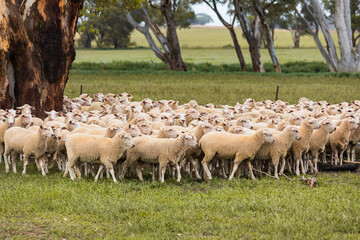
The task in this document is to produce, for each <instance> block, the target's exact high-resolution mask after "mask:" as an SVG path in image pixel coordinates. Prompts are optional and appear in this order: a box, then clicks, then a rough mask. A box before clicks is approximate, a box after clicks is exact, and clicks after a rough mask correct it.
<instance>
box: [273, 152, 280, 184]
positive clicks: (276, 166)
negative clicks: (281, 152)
mask: <svg viewBox="0 0 360 240" xmlns="http://www.w3.org/2000/svg"><path fill="white" fill-rule="evenodd" d="M279 159H280V157H272V164H273V165H274V177H275V178H276V179H277V180H279V175H278V166H279Z"/></svg>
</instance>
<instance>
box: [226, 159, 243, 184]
mask: <svg viewBox="0 0 360 240" xmlns="http://www.w3.org/2000/svg"><path fill="white" fill-rule="evenodd" d="M240 163H241V161H234V165H233V169H232V172H231V174H230V177H229V180H232V179H233V177H234V175H235V173H236V170H237V169H238V167H239V165H240Z"/></svg>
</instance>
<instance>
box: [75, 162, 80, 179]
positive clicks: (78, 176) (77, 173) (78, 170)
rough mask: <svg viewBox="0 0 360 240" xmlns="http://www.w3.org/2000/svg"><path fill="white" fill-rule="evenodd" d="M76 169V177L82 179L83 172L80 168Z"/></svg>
mask: <svg viewBox="0 0 360 240" xmlns="http://www.w3.org/2000/svg"><path fill="white" fill-rule="evenodd" d="M74 168H75V172H76V176H77V178H78V179H81V172H80V166H76V165H75V166H74Z"/></svg>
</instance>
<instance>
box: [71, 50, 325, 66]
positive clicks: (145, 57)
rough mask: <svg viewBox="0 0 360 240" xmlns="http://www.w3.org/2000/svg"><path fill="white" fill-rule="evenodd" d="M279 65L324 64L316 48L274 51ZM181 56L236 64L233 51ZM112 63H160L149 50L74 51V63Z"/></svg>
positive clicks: (266, 58) (245, 52)
mask: <svg viewBox="0 0 360 240" xmlns="http://www.w3.org/2000/svg"><path fill="white" fill-rule="evenodd" d="M276 54H277V56H278V59H279V61H280V63H286V62H293V61H307V62H310V61H319V62H325V61H324V58H323V57H322V56H321V54H320V52H319V50H318V49H316V48H309V49H308V48H307V49H294V48H293V49H276ZM243 55H244V58H245V62H246V63H249V64H251V59H250V53H249V51H248V49H247V48H245V49H243ZM182 56H183V59H184V61H185V62H193V63H202V62H209V63H213V64H221V63H238V62H239V60H238V59H237V56H236V53H235V50H234V49H228V48H225V49H222V48H221V49H182ZM261 59H262V61H263V62H264V63H265V62H270V61H271V60H270V57H269V53H268V52H267V50H265V49H261ZM112 61H134V62H136V61H149V62H160V60H159V59H158V58H157V57H156V56H155V55H154V53H153V52H152V51H151V50H150V49H121V50H114V49H109V50H100V49H91V50H85V49H78V50H76V59H75V62H76V63H79V62H112Z"/></svg>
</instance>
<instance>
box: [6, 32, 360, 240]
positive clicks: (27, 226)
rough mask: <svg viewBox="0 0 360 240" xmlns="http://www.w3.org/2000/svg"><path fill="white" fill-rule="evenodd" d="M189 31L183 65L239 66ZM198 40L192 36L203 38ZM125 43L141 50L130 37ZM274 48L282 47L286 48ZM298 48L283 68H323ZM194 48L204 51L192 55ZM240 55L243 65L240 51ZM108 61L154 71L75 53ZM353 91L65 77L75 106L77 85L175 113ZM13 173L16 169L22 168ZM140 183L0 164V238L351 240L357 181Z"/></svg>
mask: <svg viewBox="0 0 360 240" xmlns="http://www.w3.org/2000/svg"><path fill="white" fill-rule="evenodd" d="M201 30H202V29H201ZM220 30H221V31H226V30H225V29H220ZM220 30H217V31H220ZM188 31H190V30H186V29H185V30H181V31H180V41H181V42H182V44H183V47H185V48H184V49H183V50H182V52H183V55H184V59H185V61H186V62H189V63H190V62H191V63H203V62H209V63H213V64H222V63H237V59H236V56H235V52H234V50H233V49H227V48H224V49H222V47H223V46H225V45H227V44H229V41H228V40H226V38H224V39H225V40H224V39H220V40H214V41H212V42H213V43H212V44H213V45H211V44H210V41H209V42H208V43H206V42H205V43H204V42H203V41H202V40H201V41H200V40H196V41H194V42H189V41H186V36H187V35H191V34H193V33H191V32H188ZM204 31H205V30H204ZM198 32H199V34H198V35H196V36H200V35H201V34H205V33H200V32H201V31H200V30H199V31H198ZM218 33H220V32H218ZM286 33H287V32H284V34H286ZM206 34H213V38H214V39H216V38H217V37H219V36H227V37H229V36H228V35H226V34H228V33H227V32H226V33H225V32H222V33H221V34H216V32H215V31H213V32H212V33H206ZM279 34H280V33H279ZM287 34H288V33H287ZM284 36H285V35H284ZM276 38H277V36H276ZM132 39H133V41H136V44H137V46H142V42H141V41H142V40H141V39H140V37H139V36H137V35H136V34H135V33H134V34H133V37H132ZM197 39H199V38H197ZM282 39H283V37H279V39H278V42H279V41H281V40H282ZM310 40H311V39H310ZM241 41H243V40H241ZM311 41H312V40H311ZM278 44H279V45H277V46H278V47H284V48H285V47H288V43H287V45H281V44H280V43H278ZM302 44H303V45H302V46H305V47H309V48H306V49H282V48H281V49H277V54H278V56H279V59H280V61H281V62H282V63H285V62H292V61H295V60H296V61H302V60H303V61H320V62H323V59H322V57H321V55H320V53H319V51H318V50H317V49H316V48H311V47H314V46H313V45H311V43H310V41H309V40H308V39H306V38H304V40H303V41H302ZM312 44H313V43H312ZM185 45H187V47H186V46H185ZM199 46H201V47H203V48H206V49H194V48H196V47H199ZM243 52H244V55H245V58H246V61H247V63H250V60H249V59H250V58H249V54H248V51H247V49H245V48H244V49H243ZM262 54H263V57H262V59H263V61H264V62H268V61H269V59H268V54H267V52H266V51H265V50H262ZM114 60H115V61H124V60H127V61H134V62H141V61H146V62H159V61H158V60H157V59H156V58H155V57H154V55H153V54H152V52H151V50H149V49H137V50H77V58H76V61H75V62H76V63H82V62H97V63H101V62H112V61H114ZM358 82H359V75H350V74H341V75H334V74H329V73H318V74H316V73H294V74H282V75H278V74H275V73H265V74H258V73H241V72H208V73H206V72H196V71H189V72H186V73H183V72H180V73H178V72H176V73H173V72H168V71H163V70H159V71H156V70H147V69H138V71H132V70H129V71H121V70H116V69H115V70H114V69H113V70H104V69H100V68H98V67H96V65H95V67H94V68H93V69H91V70H84V69H79V68H78V69H76V68H75V69H74V70H72V71H71V72H70V76H69V81H68V83H67V86H66V89H65V95H68V96H70V97H76V96H78V95H79V91H80V86H81V85H83V92H85V93H89V94H91V95H93V94H94V93H98V92H103V93H107V92H113V93H119V92H124V91H126V92H129V93H131V94H132V95H133V96H134V100H136V101H138V100H142V99H143V98H145V97H149V98H151V99H153V100H160V99H176V100H180V103H181V104H183V103H185V102H188V101H189V100H191V99H195V100H197V101H198V103H199V104H206V103H209V102H213V103H215V104H230V105H234V104H236V102H242V99H243V98H254V99H256V100H258V101H260V100H266V99H271V100H274V98H275V91H276V86H280V93H279V98H280V99H282V100H284V101H288V102H289V103H296V102H297V101H298V99H299V98H301V97H307V98H310V99H312V100H314V101H318V100H327V101H329V102H333V103H337V102H342V101H351V100H354V99H359V98H360V94H359V93H360V86H359V84H358ZM18 169H22V165H21V163H19V164H18ZM144 177H145V181H144V182H140V181H139V180H138V179H137V178H135V177H133V178H126V179H125V180H123V181H121V182H120V183H118V184H114V183H113V182H112V180H110V179H100V180H99V182H94V180H93V178H83V179H81V180H77V181H75V182H72V181H71V180H70V178H69V177H66V178H63V177H62V173H60V172H58V171H57V170H55V169H51V170H50V172H49V174H48V175H47V176H46V177H42V176H41V174H40V173H39V172H38V171H37V170H36V167H35V164H34V163H33V162H30V164H29V167H28V174H27V175H25V176H23V175H21V174H20V173H18V174H13V173H9V174H6V173H5V171H4V164H3V163H2V164H1V165H0V238H1V239H12V238H18V239H31V238H40V239H60V238H62V239H235V238H240V239H300V238H304V239H323V238H325V239H330V238H331V239H344V238H346V239H358V234H359V230H360V229H359V224H360V217H359V216H360V204H359V203H360V177H359V173H358V172H357V173H340V174H339V173H320V174H319V175H318V177H317V182H318V183H317V184H316V185H315V187H314V188H312V189H310V188H309V187H308V186H307V185H306V184H304V183H302V182H300V181H288V180H286V179H285V178H284V177H280V180H279V181H277V180H275V179H272V178H268V177H264V176H259V175H258V176H257V178H258V179H259V180H258V181H250V180H248V179H243V178H242V179H235V180H233V181H228V180H225V179H220V178H215V179H213V180H212V181H211V182H210V183H205V182H197V181H195V180H194V179H189V178H186V177H185V178H183V179H182V181H181V182H180V183H177V182H176V181H175V180H173V179H172V178H171V177H169V176H168V177H167V178H166V179H165V183H164V184H161V183H159V182H152V181H151V176H150V175H144ZM291 177H293V178H299V177H294V176H291Z"/></svg>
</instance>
